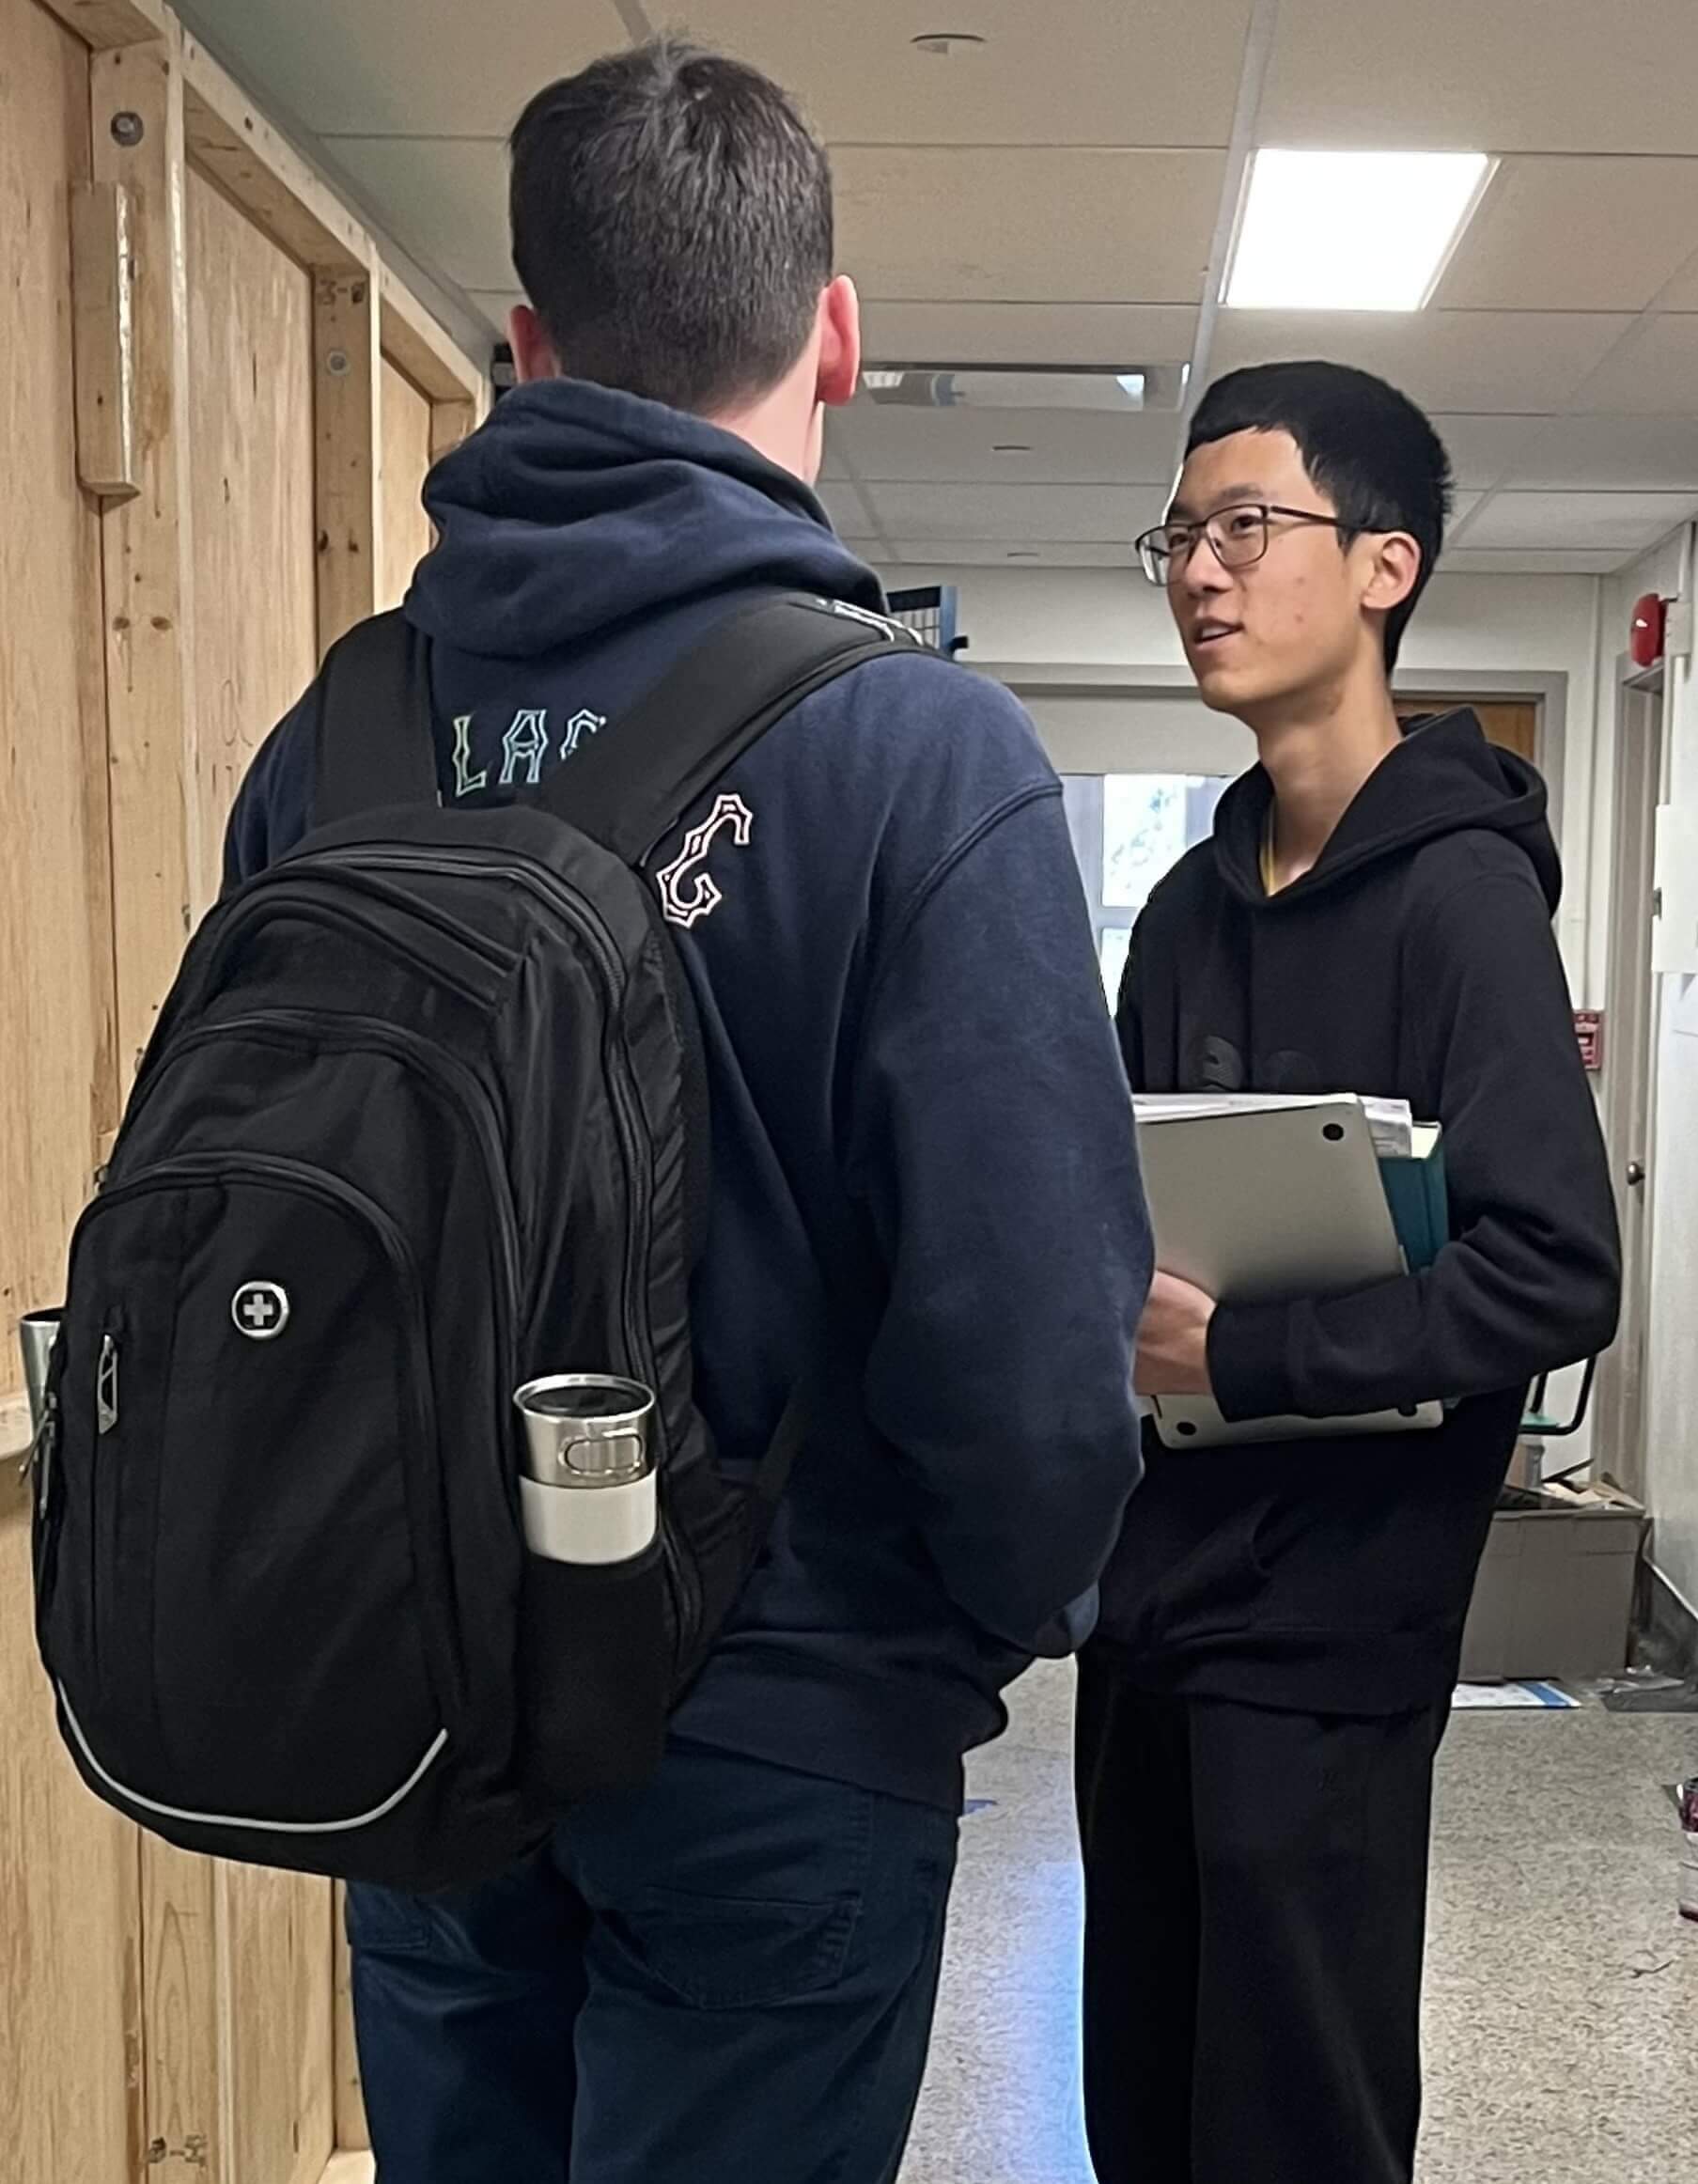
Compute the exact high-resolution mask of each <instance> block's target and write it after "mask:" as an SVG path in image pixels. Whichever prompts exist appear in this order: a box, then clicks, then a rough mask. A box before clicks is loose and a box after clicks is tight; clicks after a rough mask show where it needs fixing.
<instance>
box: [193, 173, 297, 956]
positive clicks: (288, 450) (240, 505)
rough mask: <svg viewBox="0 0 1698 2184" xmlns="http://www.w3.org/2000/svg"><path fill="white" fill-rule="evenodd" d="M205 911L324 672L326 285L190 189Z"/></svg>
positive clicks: (197, 827) (197, 873)
mask: <svg viewBox="0 0 1698 2184" xmlns="http://www.w3.org/2000/svg"><path fill="white" fill-rule="evenodd" d="M187 188H188V249H189V415H190V419H191V430H190V456H189V460H190V480H191V498H192V506H193V510H194V516H193V538H194V555H195V674H194V687H195V753H194V758H195V771H194V791H193V794H194V814H193V818H194V824H193V827H192V840H193V844H194V850H193V856H194V873H193V880H194V896H193V906H194V910H195V914H196V915H197V916H198V915H199V914H200V913H203V912H204V911H205V910H206V909H207V908H208V906H209V905H210V903H211V901H212V900H213V899H214V898H215V897H216V895H217V892H218V885H219V874H220V859H221V855H222V850H223V844H224V829H225V821H226V818H227V817H228V814H229V808H230V805H231V803H233V802H234V800H235V795H236V791H237V788H239V786H240V785H241V778H242V775H243V774H244V773H245V772H247V769H248V766H249V764H250V762H251V761H252V759H253V757H254V754H255V752H256V751H257V749H258V747H259V745H260V743H261V742H262V741H263V740H264V738H265V736H266V735H267V734H268V732H269V731H270V729H271V728H272V726H273V724H274V723H275V722H276V721H277V720H278V719H279V718H280V717H281V715H282V714H283V713H285V712H286V711H287V710H288V708H289V707H290V706H291V705H292V704H293V703H294V701H295V699H296V698H297V697H299V695H300V694H301V693H302V691H303V690H304V688H305V686H306V684H307V683H308V681H309V680H310V679H311V678H312V674H313V670H314V668H315V667H316V665H317V663H318V621H317V609H316V605H315V600H314V591H315V576H314V554H313V395H312V282H311V279H310V277H309V276H308V274H307V273H305V272H304V270H303V269H302V268H301V267H300V266H298V265H297V264H296V263H295V262H294V260H293V259H292V258H290V257H287V256H286V255H285V254H284V253H283V252H282V251H281V250H280V249H278V247H277V245H276V244H275V243H274V242H272V241H271V240H270V239H269V238H268V237H266V236H264V235H262V234H261V233H260V231H259V229H258V228H257V227H256V226H254V224H253V222H252V221H251V220H249V219H248V218H247V216H246V215H245V213H243V212H241V211H239V210H238V209H237V208H236V207H235V206H234V205H232V204H231V203H229V201H228V200H227V199H226V198H225V197H224V196H222V195H220V193H219V191H218V189H217V187H216V186H215V185H214V184H213V183H211V182H210V181H209V180H207V179H206V178H205V177H204V176H202V175H201V174H200V173H199V172H198V170H196V169H195V168H193V167H191V168H190V170H189V174H188V184H187Z"/></svg>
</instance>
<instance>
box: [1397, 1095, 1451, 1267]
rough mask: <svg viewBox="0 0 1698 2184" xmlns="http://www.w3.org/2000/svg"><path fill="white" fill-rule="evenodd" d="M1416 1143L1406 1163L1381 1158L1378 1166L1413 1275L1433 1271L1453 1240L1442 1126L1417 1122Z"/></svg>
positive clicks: (1414, 1141)
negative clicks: (1422, 1270) (1431, 1267)
mask: <svg viewBox="0 0 1698 2184" xmlns="http://www.w3.org/2000/svg"><path fill="white" fill-rule="evenodd" d="M1413 1144H1414V1150H1413V1152H1412V1153H1411V1154H1410V1156H1409V1157H1408V1158H1407V1159H1405V1158H1403V1157H1402V1156H1400V1155H1394V1156H1392V1157H1391V1158H1387V1157H1385V1156H1383V1155H1382V1156H1381V1158H1380V1162H1379V1179H1380V1181H1381V1182H1382V1183H1383V1184H1384V1185H1385V1194H1386V1199H1387V1202H1388V1203H1389V1204H1390V1206H1391V1209H1392V1219H1393V1221H1394V1223H1395V1225H1396V1228H1397V1240H1398V1242H1399V1243H1401V1244H1402V1246H1403V1256H1405V1258H1406V1259H1408V1261H1409V1263H1410V1272H1411V1273H1414V1272H1417V1271H1419V1270H1420V1269H1421V1268H1422V1267H1430V1266H1431V1265H1432V1263H1433V1261H1434V1260H1435V1259H1436V1258H1437V1257H1438V1256H1439V1254H1440V1253H1441V1251H1442V1250H1443V1249H1444V1247H1445V1245H1446V1244H1447V1243H1448V1242H1449V1241H1450V1194H1449V1193H1448V1192H1447V1191H1446V1190H1445V1187H1444V1146H1443V1142H1442V1132H1441V1129H1440V1126H1439V1125H1438V1123H1436V1122H1418V1123H1416V1125H1415V1130H1414V1140H1413Z"/></svg>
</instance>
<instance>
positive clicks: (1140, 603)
mask: <svg viewBox="0 0 1698 2184" xmlns="http://www.w3.org/2000/svg"><path fill="white" fill-rule="evenodd" d="M886 577H887V580H888V581H889V582H891V583H892V584H899V585H910V584H954V585H958V588H959V593H960V623H959V626H960V628H961V630H962V631H963V632H965V634H966V635H967V636H969V637H970V638H971V639H972V648H971V650H970V651H969V652H968V654H967V659H968V662H969V663H974V662H982V663H986V664H987V665H989V664H991V663H995V664H998V665H1011V664H1017V663H1018V664H1020V665H1027V664H1033V665H1037V664H1041V665H1046V666H1113V667H1117V668H1122V669H1124V668H1127V667H1133V668H1136V667H1153V668H1162V669H1168V668H1178V669H1182V668H1183V667H1184V664H1185V655H1184V653H1183V651H1182V650H1181V649H1180V646H1179V640H1178V636H1177V633H1176V631H1175V629H1174V626H1173V618H1172V616H1170V615H1169V613H1168V610H1167V601H1166V599H1165V597H1164V596H1163V594H1161V592H1159V591H1157V590H1156V589H1154V587H1153V586H1151V585H1148V584H1146V583H1145V580H1144V578H1143V577H1142V576H1141V575H1140V574H1139V573H1138V572H1137V571H1136V570H1135V569H972V568H969V569H900V570H896V569H891V570H887V571H886ZM1599 588H1600V586H1599V581H1598V579H1597V578H1596V577H1590V576H1444V575H1440V576H1437V577H1435V578H1434V580H1433V582H1432V584H1431V585H1430V586H1429V587H1428V589H1427V592H1426V595H1425V598H1424V599H1423V600H1422V601H1421V605H1420V607H1419V609H1418V610H1417V612H1416V615H1415V617H1414V620H1413V621H1412V622H1411V623H1410V632H1409V635H1408V636H1407V637H1406V639H1405V640H1404V647H1403V661H1402V669H1403V673H1404V677H1405V679H1411V678H1412V679H1417V680H1418V679H1419V677H1420V674H1421V672H1422V670H1423V669H1442V670H1444V671H1446V672H1448V673H1470V672H1472V673H1477V674H1483V675H1484V674H1515V673H1521V674H1529V675H1541V676H1543V675H1562V676H1566V678H1567V686H1568V687H1567V706H1566V730H1565V739H1564V752H1563V778H1564V793H1563V804H1562V811H1561V813H1560V817H1559V826H1558V835H1559V840H1560V846H1561V848H1562V851H1563V860H1564V864H1565V866H1566V871H1567V882H1566V892H1565V899H1564V905H1563V910H1562V913H1561V916H1560V919H1559V922H1558V937H1559V940H1560V941H1561V944H1562V947H1563V958H1564V960H1565V962H1566V964H1567V966H1568V975H1569V980H1570V983H1571V984H1572V985H1573V987H1574V989H1575V997H1576V1001H1577V1003H1578V1004H1579V1005H1580V1006H1589V1005H1590V1004H1591V1003H1592V1000H1593V996H1594V995H1595V994H1597V993H1599V992H1601V990H1602V986H1603V978H1604V965H1605V962H1606V960H1607V956H1608V947H1607V935H1606V933H1605V930H1604V918H1605V915H1606V914H1607V900H1608V898H1607V895H1604V896H1601V897H1600V895H1599V892H1598V890H1599V885H1600V877H1601V883H1602V884H1603V885H1606V886H1607V874H1605V875H1601V876H1600V874H1599V872H1598V870H1597V868H1596V863H1597V861H1595V859H1594V856H1593V842H1594V836H1593V825H1592V819H1593V798H1592V795H1591V793H1590V785H1591V783H1592V780H1593V774H1594V769H1595V726H1596V722H1597V687H1598V647H1597V629H1598V610H1599ZM1612 657H1613V655H1612ZM1611 675H1612V676H1613V668H1612V669H1611ZM1612 687H1613V685H1612ZM1161 711H1162V719H1163V722H1164V724H1166V723H1168V716H1169V715H1171V713H1172V711H1173V708H1172V706H1171V704H1167V705H1164V706H1163V707H1162V709H1161ZM1139 717H1140V716H1138V714H1137V713H1136V712H1135V710H1131V709H1130V708H1129V710H1128V714H1127V719H1128V723H1129V728H1130V727H1131V725H1132V724H1134V723H1135V722H1136V720H1137V719H1138V718H1139ZM1149 718H1150V721H1151V725H1152V726H1153V725H1154V720H1155V715H1154V713H1153V712H1152V713H1151V714H1150V716H1149ZM1203 727H1204V723H1203V722H1202V720H1201V718H1199V728H1200V729H1202V728H1203ZM1168 740H1169V739H1168V738H1167V737H1165V736H1164V738H1163V750H1164V752H1165V749H1166V745H1167V741H1168ZM1240 747H1242V748H1244V749H1247V748H1248V745H1247V742H1246V741H1245V740H1244V739H1243V738H1242V737H1241V733H1238V732H1229V734H1228V736H1227V738H1226V740H1225V741H1224V742H1223V739H1222V737H1221V734H1220V730H1219V725H1218V724H1215V723H1212V722H1211V723H1209V724H1207V748H1206V750H1204V751H1203V752H1202V753H1201V755H1200V757H1199V763H1198V764H1197V765H1196V767H1195V768H1194V771H1196V772H1210V771H1212V770H1213V768H1214V766H1215V765H1216V764H1220V763H1223V762H1224V760H1223V758H1222V757H1221V751H1222V750H1223V749H1224V750H1226V751H1228V752H1230V751H1236V750H1237V749H1238V748H1240ZM1069 748H1070V746H1069ZM1056 757H1057V759H1058V762H1069V759H1068V752H1067V751H1064V750H1062V749H1059V748H1058V750H1057V752H1056ZM1122 762H1123V763H1124V764H1127V765H1128V766H1129V767H1130V766H1132V765H1134V764H1136V765H1139V766H1154V765H1156V764H1158V763H1160V764H1161V765H1162V766H1165V765H1167V764H1169V763H1171V761H1170V760H1169V759H1168V758H1167V757H1165V756H1164V757H1162V758H1161V760H1160V761H1157V760H1156V759H1154V758H1152V757H1147V756H1145V745H1144V742H1143V741H1142V740H1138V741H1134V740H1133V739H1132V735H1131V734H1130V733H1129V740H1128V745H1127V751H1126V755H1125V757H1124V759H1123V761H1122ZM1605 839H1606V841H1607V840H1608V836H1607V835H1606V836H1605Z"/></svg>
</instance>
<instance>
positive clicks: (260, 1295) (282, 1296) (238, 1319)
mask: <svg viewBox="0 0 1698 2184" xmlns="http://www.w3.org/2000/svg"><path fill="white" fill-rule="evenodd" d="M230 1318H232V1319H233V1320H234V1321H235V1323H236V1330H237V1333H238V1334H245V1335H246V1336H247V1338H248V1340H249V1341H250V1342H273V1341H274V1340H275V1339H276V1337H277V1336H278V1335H280V1334H282V1333H283V1330H284V1329H285V1328H286V1327H287V1326H288V1290H287V1289H285V1288H284V1287H282V1286H281V1285H280V1284H279V1283H276V1282H243V1283H242V1285H241V1288H240V1289H238V1290H237V1292H236V1294H235V1296H234V1297H233V1298H231V1300H230Z"/></svg>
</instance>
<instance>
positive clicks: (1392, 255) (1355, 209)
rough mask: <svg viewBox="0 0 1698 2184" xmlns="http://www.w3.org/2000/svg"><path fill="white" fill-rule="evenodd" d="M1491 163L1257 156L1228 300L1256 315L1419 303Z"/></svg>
mask: <svg viewBox="0 0 1698 2184" xmlns="http://www.w3.org/2000/svg"><path fill="white" fill-rule="evenodd" d="M1492 164H1493V163H1492V161H1491V160H1490V159H1489V158H1488V155H1487V154H1486V153H1485V152H1479V151H1450V152H1446V151H1441V152H1433V151H1278V150H1268V151H1258V152H1257V153H1256V154H1255V157H1254V160H1253V161H1252V162H1251V166H1250V175H1249V179H1248V183H1247V185H1246V189H1245V195H1244V205H1243V211H1242V212H1241V214H1240V215H1239V220H1238V236H1237V239H1236V241H1235V242H1234V245H1233V252H1232V258H1231V262H1230V264H1229V266H1228V268H1227V273H1226V286H1225V290H1224V301H1225V302H1226V303H1227V304H1229V305H1231V306H1232V307H1233V308H1234V309H1235V310H1253V311H1257V310H1259V311H1278V310H1285V311H1416V310H1419V309H1420V308H1421V306H1422V304H1425V301H1426V299H1427V297H1428V296H1429V295H1430V294H1431V293H1432V291H1433V289H1434V287H1435V285H1436V284H1437V282H1438V279H1439V276H1440V275H1441V273H1442V272H1443V271H1444V268H1445V266H1446V265H1447V264H1448V263H1449V260H1450V255H1451V252H1452V251H1453V250H1454V249H1455V248H1456V245H1457V239H1458V238H1459V237H1460V235H1461V234H1462V231H1463V229H1464V228H1465V227H1466V226H1467V225H1468V221H1469V218H1470V216H1471V214H1472V211H1473V210H1474V207H1475V206H1476V205H1477V204H1478V203H1479V201H1480V197H1481V195H1482V193H1483V192H1484V190H1485V188H1486V185H1487V183H1488V180H1489V179H1490V177H1491V172H1492Z"/></svg>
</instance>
